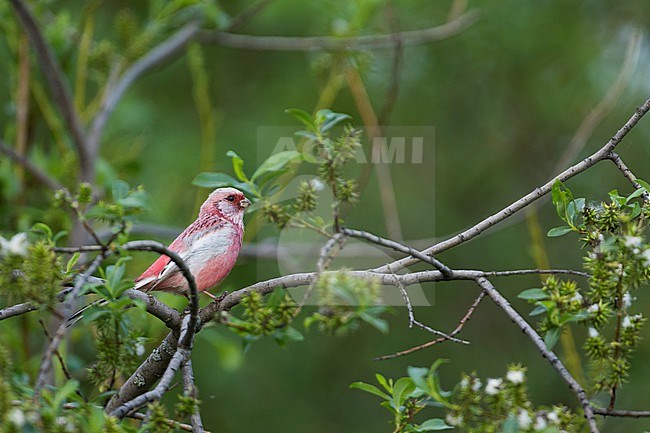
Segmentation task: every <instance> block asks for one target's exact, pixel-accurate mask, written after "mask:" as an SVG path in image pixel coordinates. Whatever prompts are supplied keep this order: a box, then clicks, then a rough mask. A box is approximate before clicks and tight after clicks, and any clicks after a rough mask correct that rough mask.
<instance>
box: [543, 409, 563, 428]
mask: <svg viewBox="0 0 650 433" xmlns="http://www.w3.org/2000/svg"><path fill="white" fill-rule="evenodd" d="M546 418H547V419H548V420H549V422H550V423H551V424H555V425H557V424H559V423H560V416H559V415H558V414H557V412H555V411H553V412H549V413H548V414H547V415H546Z"/></svg>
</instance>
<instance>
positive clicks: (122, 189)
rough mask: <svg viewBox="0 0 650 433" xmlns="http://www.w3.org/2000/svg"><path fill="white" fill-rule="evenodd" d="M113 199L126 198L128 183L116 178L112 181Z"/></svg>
mask: <svg viewBox="0 0 650 433" xmlns="http://www.w3.org/2000/svg"><path fill="white" fill-rule="evenodd" d="M112 189H113V200H115V201H117V200H121V199H123V198H126V196H127V195H129V184H128V183H126V182H124V181H123V180H119V179H118V180H116V181H115V182H113V186H112Z"/></svg>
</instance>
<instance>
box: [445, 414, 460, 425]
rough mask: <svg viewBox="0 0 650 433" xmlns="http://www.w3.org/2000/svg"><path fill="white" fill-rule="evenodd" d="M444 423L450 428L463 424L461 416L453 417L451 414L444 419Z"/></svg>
mask: <svg viewBox="0 0 650 433" xmlns="http://www.w3.org/2000/svg"><path fill="white" fill-rule="evenodd" d="M445 422H446V423H447V424H449V425H450V426H453V427H458V426H460V425H461V424H463V416H462V415H458V416H453V415H452V414H449V415H447V417H446V418H445Z"/></svg>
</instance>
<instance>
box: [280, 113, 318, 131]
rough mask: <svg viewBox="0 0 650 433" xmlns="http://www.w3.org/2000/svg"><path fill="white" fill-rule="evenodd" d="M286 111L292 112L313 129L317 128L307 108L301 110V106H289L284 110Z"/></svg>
mask: <svg viewBox="0 0 650 433" xmlns="http://www.w3.org/2000/svg"><path fill="white" fill-rule="evenodd" d="M284 112H285V113H287V114H291V115H292V116H293V117H295V118H296V119H298V120H300V121H301V122H302V123H303V124H304V125H305V126H306V127H307V128H309V129H311V130H312V131H315V130H316V125H315V124H314V119H312V117H311V115H310V114H309V113H307V112H306V111H305V110H301V109H300V108H287V109H286V110H284Z"/></svg>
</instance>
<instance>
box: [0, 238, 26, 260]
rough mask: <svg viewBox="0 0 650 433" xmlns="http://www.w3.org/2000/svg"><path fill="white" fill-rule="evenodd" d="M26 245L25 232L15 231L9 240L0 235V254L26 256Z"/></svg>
mask: <svg viewBox="0 0 650 433" xmlns="http://www.w3.org/2000/svg"><path fill="white" fill-rule="evenodd" d="M28 246H29V243H28V242H27V233H17V234H15V235H14V236H13V237H12V238H11V240H7V239H5V238H3V237H2V236H0V255H4V254H14V255H17V256H26V255H27V247H28Z"/></svg>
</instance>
